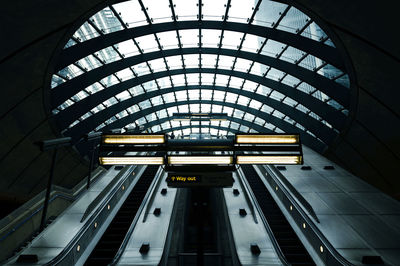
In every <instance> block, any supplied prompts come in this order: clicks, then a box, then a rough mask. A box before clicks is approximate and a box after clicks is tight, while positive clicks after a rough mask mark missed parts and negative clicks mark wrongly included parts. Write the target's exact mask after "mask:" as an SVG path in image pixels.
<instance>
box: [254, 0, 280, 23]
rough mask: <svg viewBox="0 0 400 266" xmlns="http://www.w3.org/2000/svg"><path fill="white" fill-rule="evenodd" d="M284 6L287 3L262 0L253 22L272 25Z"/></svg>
mask: <svg viewBox="0 0 400 266" xmlns="http://www.w3.org/2000/svg"><path fill="white" fill-rule="evenodd" d="M286 7H287V5H285V4H282V3H278V2H274V1H265V0H264V1H262V2H261V5H260V7H259V9H258V11H257V13H256V16H255V20H254V21H253V24H255V25H260V26H264V27H272V26H273V25H274V24H275V23H276V22H277V21H278V19H279V17H280V16H281V14H282V13H283V11H284V10H285V9H286Z"/></svg>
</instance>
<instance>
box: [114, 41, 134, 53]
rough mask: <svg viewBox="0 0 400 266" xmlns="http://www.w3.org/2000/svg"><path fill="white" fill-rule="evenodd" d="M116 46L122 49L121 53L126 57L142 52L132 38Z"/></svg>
mask: <svg viewBox="0 0 400 266" xmlns="http://www.w3.org/2000/svg"><path fill="white" fill-rule="evenodd" d="M115 48H117V49H118V50H119V51H120V53H122V54H123V55H125V57H129V56H134V55H138V54H140V52H139V50H138V48H137V46H136V45H135V43H134V42H133V41H132V40H127V41H124V42H120V43H118V44H116V45H115Z"/></svg>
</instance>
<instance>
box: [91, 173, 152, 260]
mask: <svg viewBox="0 0 400 266" xmlns="http://www.w3.org/2000/svg"><path fill="white" fill-rule="evenodd" d="M157 170H158V166H148V167H147V168H146V170H145V171H144V173H143V174H142V176H141V177H140V179H139V180H138V182H137V183H136V185H135V187H134V188H133V189H132V191H131V193H130V195H129V196H128V197H127V199H126V200H125V202H124V203H123V204H122V206H121V208H120V209H119V211H118V213H117V214H116V216H115V217H114V219H113V221H112V222H111V223H110V225H109V227H108V228H107V230H106V231H105V233H104V234H103V236H102V237H101V239H100V241H99V242H98V243H97V245H96V247H95V248H94V250H93V251H92V253H91V254H90V256H89V258H88V260H87V261H86V263H85V265H96V266H98V265H108V264H109V263H110V262H111V261H112V260H113V258H114V256H115V255H116V253H117V251H118V249H119V247H120V245H121V243H122V241H123V240H124V238H125V235H126V233H127V232H128V230H129V227H130V226H131V223H132V221H133V219H134V218H135V216H136V212H137V210H138V209H139V207H140V205H141V203H142V201H143V199H144V196H145V195H146V193H147V190H148V188H149V186H150V184H151V182H152V181H153V179H154V176H155V174H156V172H157Z"/></svg>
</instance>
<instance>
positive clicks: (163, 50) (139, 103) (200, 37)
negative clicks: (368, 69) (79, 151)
mask: <svg viewBox="0 0 400 266" xmlns="http://www.w3.org/2000/svg"><path fill="white" fill-rule="evenodd" d="M343 61H344V60H343V57H342V55H341V54H340V53H339V51H338V49H336V47H335V45H334V44H333V42H332V41H331V39H330V38H329V37H328V36H327V34H326V33H325V32H324V31H323V30H322V29H321V28H320V27H319V26H318V25H317V24H316V23H315V22H314V21H313V20H312V19H311V18H310V17H308V16H307V15H305V14H304V13H302V12H301V11H299V10H298V9H296V8H295V7H293V6H290V5H287V4H284V3H281V2H274V1H269V0H259V1H243V0H232V1H229V0H212V1H211V0H203V1H202V0H169V1H168V0H159V1H151V0H132V1H126V2H121V3H117V4H114V5H110V6H107V7H105V8H104V9H103V10H101V11H99V12H98V13H96V14H95V15H93V16H92V17H90V18H89V19H88V20H87V21H86V22H84V23H83V25H81V26H80V27H79V29H78V30H76V32H75V33H74V34H73V36H72V37H71V38H70V40H69V41H68V43H67V44H66V45H65V47H64V49H63V50H62V52H61V54H60V56H59V59H58V64H57V66H56V69H55V73H54V74H53V76H52V81H51V105H52V110H51V112H52V115H53V116H54V118H55V121H56V124H57V127H58V128H59V129H60V130H61V132H62V134H63V135H65V136H72V137H73V138H74V139H75V140H77V139H79V138H81V137H82V136H83V135H84V134H86V133H89V132H93V131H105V130H110V129H114V128H123V129H131V128H136V129H139V130H140V131H142V132H149V133H156V132H165V133H171V132H174V134H175V135H181V136H186V135H189V134H193V133H202V134H210V135H214V136H218V135H229V134H234V133H236V132H250V133H254V132H278V133H281V132H287V133H294V132H299V133H300V134H301V135H302V140H303V143H304V144H306V145H308V146H309V147H311V148H314V149H315V150H317V151H323V150H324V149H325V148H326V147H327V146H328V145H329V144H330V143H332V141H333V140H334V139H335V137H336V136H337V135H338V134H339V133H340V131H341V130H342V129H343V128H344V125H345V122H346V120H347V119H348V114H349V105H350V96H349V95H350V89H349V88H350V81H349V76H348V71H347V70H346V67H345V66H344V63H343ZM178 112H180V113H189V112H196V113H197V112H213V113H227V114H228V120H227V121H210V122H199V121H197V122H195V121H192V122H190V121H173V120H172V119H171V116H172V114H173V113H178Z"/></svg>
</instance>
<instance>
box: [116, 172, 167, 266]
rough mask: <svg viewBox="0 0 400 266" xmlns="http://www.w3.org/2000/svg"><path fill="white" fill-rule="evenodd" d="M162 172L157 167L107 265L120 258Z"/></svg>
mask: <svg viewBox="0 0 400 266" xmlns="http://www.w3.org/2000/svg"><path fill="white" fill-rule="evenodd" d="M163 174H164V170H163V169H162V168H161V167H159V168H158V170H157V172H156V174H155V176H154V180H153V181H152V183H151V184H150V188H149V189H148V190H147V192H146V195H145V196H144V198H143V200H142V203H141V204H140V207H139V209H138V210H137V212H136V215H135V218H134V219H133V221H132V223H131V225H130V226H129V229H128V232H127V233H126V235H125V237H124V240H123V241H122V243H121V245H120V247H119V248H118V251H117V253H116V255H115V256H114V258H113V260H112V261H111V263H110V264H109V265H116V264H117V263H118V261H119V260H120V258H121V256H122V254H123V253H124V251H125V248H126V246H127V244H128V242H129V240H130V238H131V235H132V233H133V230H134V229H135V227H136V224H137V221H138V220H139V217H140V215H141V213H142V211H143V209H144V207H145V206H146V204H147V202H148V201H149V198H150V196H151V195H153V194H154V193H155V191H154V190H155V185H156V183H158V181H159V180H161V179H162V176H163ZM150 203H151V202H149V204H148V205H150ZM146 211H147V209H146ZM145 215H146V214H145Z"/></svg>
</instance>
